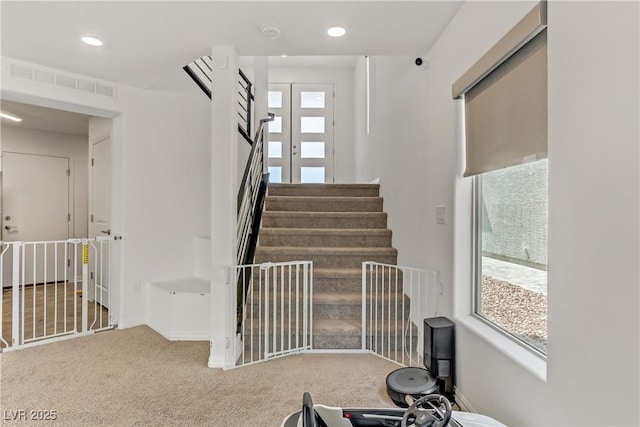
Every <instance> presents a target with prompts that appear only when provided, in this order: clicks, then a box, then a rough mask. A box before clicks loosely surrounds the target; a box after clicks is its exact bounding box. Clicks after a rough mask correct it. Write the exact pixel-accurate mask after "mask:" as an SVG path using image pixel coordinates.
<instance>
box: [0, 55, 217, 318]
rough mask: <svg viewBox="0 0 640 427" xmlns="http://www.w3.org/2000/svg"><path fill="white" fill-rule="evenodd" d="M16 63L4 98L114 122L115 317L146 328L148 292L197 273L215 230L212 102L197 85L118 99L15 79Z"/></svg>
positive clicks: (133, 91)
mask: <svg viewBox="0 0 640 427" xmlns="http://www.w3.org/2000/svg"><path fill="white" fill-rule="evenodd" d="M12 62H15V61H14V60H12V59H10V58H4V57H3V58H2V68H3V73H2V97H3V99H8V100H13V101H20V102H25V103H33V104H36V105H41V106H47V107H50V108H59V109H65V110H69V111H75V112H80V113H84V114H90V115H93V116H96V117H108V118H113V127H112V172H113V173H112V218H111V219H112V224H111V225H112V234H113V235H116V236H122V238H123V239H122V240H119V241H117V242H116V243H115V244H114V248H113V252H112V256H113V257H114V258H116V259H117V260H118V261H119V262H117V263H116V264H114V265H113V266H112V267H113V268H114V271H113V272H112V280H113V281H114V286H116V287H118V291H119V292H120V293H119V297H120V298H119V301H120V303H121V304H120V306H119V308H118V311H119V313H118V314H117V316H116V318H117V319H118V326H119V327H129V326H134V325H138V324H142V323H144V321H145V318H146V313H145V309H146V307H145V306H146V301H145V299H144V296H145V292H144V287H145V286H146V285H147V284H148V283H150V282H154V281H158V280H171V279H176V278H182V277H191V276H193V275H194V273H195V261H194V256H195V254H194V250H195V249H194V248H195V246H196V245H195V239H196V238H197V237H201V236H209V233H210V217H211V216H210V203H209V200H210V196H211V193H210V188H211V181H210V162H211V157H210V152H211V148H210V147H211V115H210V114H211V103H210V101H209V99H208V98H207V97H206V96H203V95H202V93H201V92H200V91H199V90H198V88H197V87H195V86H194V87H193V90H188V91H182V92H181V91H169V90H158V89H149V90H143V89H137V88H132V87H128V86H117V88H116V94H117V96H116V97H115V99H114V98H107V97H100V96H96V95H91V94H88V93H82V92H79V91H78V92H77V93H76V92H74V91H69V90H67V89H65V88H60V87H56V86H52V85H47V84H42V83H38V82H33V81H28V80H25V79H19V78H14V77H11V75H10V73H9V72H7V70H8V67H9V65H10V64H11V63H12ZM18 63H21V64H22V62H20V61H18ZM31 65H32V64H31ZM53 72H60V71H59V70H53ZM65 74H69V73H66V72H65ZM76 77H77V78H82V79H87V78H89V77H87V76H76ZM184 78H185V79H189V77H188V76H186V74H185V75H184ZM90 79H91V78H90ZM106 84H109V85H112V84H113V83H112V82H106ZM84 144H85V147H86V141H85V143H84Z"/></svg>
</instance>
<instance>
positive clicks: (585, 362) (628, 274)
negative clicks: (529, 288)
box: [356, 2, 640, 426]
mask: <svg viewBox="0 0 640 427" xmlns="http://www.w3.org/2000/svg"><path fill="white" fill-rule="evenodd" d="M533 4H534V3H531V2H465V3H464V5H463V6H462V7H461V9H460V10H459V12H458V13H457V15H456V16H455V18H454V19H453V20H452V22H451V24H450V25H449V26H448V28H447V29H446V30H445V32H444V33H443V34H442V35H441V37H440V39H439V40H438V42H437V43H436V44H435V45H434V47H433V48H432V49H431V51H430V52H429V54H428V55H427V56H426V59H427V61H428V62H429V68H428V70H427V72H426V73H425V74H423V75H419V74H417V72H418V70H414V71H415V72H414V71H412V67H414V68H415V66H413V65H411V64H412V61H410V60H411V59H412V58H406V59H405V60H404V61H405V63H406V65H405V63H402V61H401V60H400V59H401V58H389V57H383V58H380V57H377V58H372V103H374V105H373V106H372V107H374V108H373V109H372V114H373V115H374V117H373V119H372V132H371V135H370V136H369V137H366V136H365V135H363V133H362V128H363V126H362V123H359V124H358V125H357V133H356V134H357V147H356V153H357V154H356V158H357V159H358V160H357V164H358V178H359V179H363V180H368V179H372V178H375V177H378V176H379V177H381V183H382V191H383V195H384V196H385V208H386V209H387V210H388V211H389V214H390V217H389V218H390V224H391V227H392V228H393V232H394V246H396V248H398V250H399V251H400V256H399V259H400V262H401V263H410V264H411V265H414V266H418V267H420V266H431V267H434V268H437V269H438V270H440V271H441V273H442V279H443V282H444V286H445V298H444V302H445V303H446V305H445V312H448V313H447V314H448V315H450V316H452V315H453V316H454V318H455V320H456V322H457V325H458V327H457V334H458V337H457V367H458V378H457V385H458V397H459V398H460V400H461V401H463V403H465V404H467V406H469V407H470V408H471V409H475V410H478V411H480V412H483V413H487V414H489V415H491V416H494V417H495V418H497V419H500V420H501V421H503V422H504V423H506V424H508V425H545V426H548V425H562V426H569V425H639V424H640V416H639V414H640V403H639V402H640V392H639V385H638V379H639V375H640V368H639V366H640V359H639V344H640V343H639V335H640V326H639V324H640V319H639V317H638V311H639V310H638V308H639V291H638V288H639V286H638V283H639V274H638V273H639V272H638V260H639V256H640V253H639V242H638V238H639V227H638V223H639V218H640V212H639V206H638V197H639V182H638V181H639V177H638V166H639V165H638V163H639V150H638V140H639V138H640V134H639V130H638V117H639V116H640V109H639V107H638V97H637V95H638V93H639V84H638V75H640V69H639V65H638V55H637V53H638V51H639V41H638V40H639V34H638V18H639V15H638V13H639V10H638V3H636V2H621V3H609V2H549V8H548V12H549V18H548V21H549V30H548V44H549V94H550V95H549V165H550V166H549V171H550V172H549V190H550V193H549V314H548V320H549V323H548V331H549V343H548V359H547V362H546V363H545V362H544V361H543V360H541V359H538V358H536V357H535V356H533V355H531V354H529V353H528V352H526V350H520V348H519V346H517V345H515V344H511V342H510V341H508V340H506V339H505V338H503V337H502V336H501V335H500V334H497V333H494V334H492V333H491V331H490V330H489V329H488V328H486V327H483V326H482V325H481V324H479V322H477V321H475V320H474V319H472V318H470V316H469V312H470V301H471V296H470V292H469V289H470V248H471V242H470V235H471V234H470V232H471V230H470V225H471V219H470V218H471V206H470V195H471V193H470V190H471V187H470V180H469V179H463V178H461V177H460V175H459V172H460V171H461V170H462V169H461V163H462V161H461V151H460V149H459V145H460V140H461V137H460V134H461V131H460V118H459V117H460V115H459V113H460V110H461V108H460V104H459V102H454V101H453V100H452V98H451V85H452V83H453V82H454V81H455V80H456V79H457V78H458V77H459V76H460V75H462V74H463V73H464V72H465V71H466V70H467V69H468V68H469V67H470V66H471V65H472V64H473V63H474V62H475V61H476V60H477V59H478V58H479V57H480V56H482V55H483V54H484V53H485V52H486V51H487V50H488V49H489V48H490V47H491V46H493V44H495V43H496V42H497V41H498V40H499V39H500V38H501V37H502V35H504V34H505V33H506V32H507V31H508V30H509V29H510V28H511V27H512V26H513V25H514V24H515V23H517V22H518V21H519V20H520V19H521V18H522V17H523V16H524V15H525V14H526V13H527V12H528V11H529V10H530V9H531V7H532V6H533ZM362 70H363V64H362V63H360V64H358V67H357V68H356V79H358V78H359V77H358V75H362ZM423 76H424V77H423ZM363 81H364V80H363V78H360V80H356V87H360V86H361V85H362V84H363ZM414 85H415V87H416V88H417V90H416V91H413V92H412V90H411V89H410V88H412V87H414ZM359 90H361V89H359ZM412 93H413V96H410V95H411V94H412ZM359 98H360V97H359V96H356V102H362V101H358V99H359ZM402 100H403V101H402ZM400 101H402V102H401V103H400ZM381 118H384V119H385V120H386V121H387V122H388V123H389V127H387V128H382V129H381V128H379V125H380V120H381ZM410 119H411V120H410ZM414 119H415V120H416V121H415V123H417V124H418V125H417V126H415V127H414V128H413V130H407V128H405V127H403V126H401V124H403V123H406V122H408V121H412V120H414ZM454 202H455V211H453V212H452V211H451V207H452V205H453V204H454ZM439 204H442V205H445V206H446V207H447V218H446V219H447V224H446V225H444V226H438V225H436V224H435V218H434V216H435V212H434V211H435V206H436V205H439ZM452 214H453V215H452ZM452 220H453V221H454V224H455V227H452ZM452 297H455V298H452ZM454 312H455V315H454ZM603 392H604V393H603ZM597 395H600V396H601V397H600V398H594V396H597Z"/></svg>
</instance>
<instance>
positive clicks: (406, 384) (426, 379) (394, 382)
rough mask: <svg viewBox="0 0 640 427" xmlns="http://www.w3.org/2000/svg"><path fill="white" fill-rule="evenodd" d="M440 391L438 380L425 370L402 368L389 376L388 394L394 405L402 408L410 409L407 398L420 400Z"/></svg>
mask: <svg viewBox="0 0 640 427" xmlns="http://www.w3.org/2000/svg"><path fill="white" fill-rule="evenodd" d="M438 389H439V386H438V384H436V380H435V379H434V378H433V377H432V376H431V374H430V373H429V371H427V370H426V369H423V368H400V369H396V370H395V371H393V372H391V373H390V374H389V375H387V393H389V397H390V398H391V400H393V403H395V404H396V405H398V406H399V407H401V408H407V407H409V405H408V404H407V402H406V400H405V398H406V397H407V396H412V397H413V398H415V399H419V398H420V397H422V396H424V395H427V394H431V393H435V392H437V391H438Z"/></svg>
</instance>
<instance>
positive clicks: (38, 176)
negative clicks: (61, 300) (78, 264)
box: [2, 151, 71, 286]
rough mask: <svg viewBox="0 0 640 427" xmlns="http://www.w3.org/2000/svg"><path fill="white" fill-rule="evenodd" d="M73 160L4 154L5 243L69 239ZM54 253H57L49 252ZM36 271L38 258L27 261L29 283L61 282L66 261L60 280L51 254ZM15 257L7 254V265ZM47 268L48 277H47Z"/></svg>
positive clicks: (5, 281) (60, 260) (41, 257)
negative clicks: (70, 167) (55, 272)
mask: <svg viewBox="0 0 640 427" xmlns="http://www.w3.org/2000/svg"><path fill="white" fill-rule="evenodd" d="M69 163H70V161H69V158H68V157H56V156H45V155H39V154H25V153H14V152H6V151H5V152H4V153H3V156H2V167H3V177H2V178H3V179H2V181H3V182H2V187H3V188H2V204H3V213H2V215H3V218H2V219H3V221H2V223H3V229H2V240H4V241H7V242H12V241H23V242H33V241H52V240H66V239H68V238H69V227H70V224H71V223H70V221H71V214H70V212H71V211H70V208H69V206H70V204H69V199H70V196H69V194H70V189H69V180H70V179H69V174H70V169H69ZM47 250H53V249H47ZM35 255H36V256H37V258H39V262H37V263H36V268H35V269H34V268H33V266H34V257H33V256H32V254H31V253H30V252H29V253H27V254H26V257H25V272H26V273H25V283H27V284H31V283H43V282H51V281H54V280H56V281H59V280H63V278H64V268H65V267H64V265H65V264H66V260H65V259H64V257H63V256H60V254H59V255H58V257H59V258H58V264H59V265H58V266H57V267H58V268H57V272H58V277H54V276H53V275H52V272H54V271H55V267H56V266H55V265H54V257H53V256H52V254H51V253H49V254H48V256H47V262H46V264H45V263H44V251H42V252H37V253H36V254H35ZM10 262H11V254H9V253H6V254H5V258H4V265H11V264H10ZM45 268H46V271H47V274H46V277H45V276H44V270H45ZM10 274H11V269H9V268H5V269H4V276H5V277H3V286H7V285H9V284H10V283H11V278H10V277H9V276H10Z"/></svg>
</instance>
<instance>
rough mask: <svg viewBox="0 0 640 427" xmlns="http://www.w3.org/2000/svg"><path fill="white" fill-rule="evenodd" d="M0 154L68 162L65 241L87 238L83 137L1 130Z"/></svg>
mask: <svg viewBox="0 0 640 427" xmlns="http://www.w3.org/2000/svg"><path fill="white" fill-rule="evenodd" d="M1 139H2V150H3V151H11V152H15V153H28V154H39V155H45V156H60V157H68V158H69V167H70V169H71V178H70V180H71V191H72V193H71V196H72V197H71V200H70V203H71V204H72V206H71V212H70V213H71V218H72V223H71V225H72V227H71V230H70V236H69V237H87V209H88V199H87V197H88V191H89V190H88V184H87V179H88V150H87V136H79V135H71V134H63V133H56V132H45V131H41V130H36V129H28V128H25V127H21V126H2V138H1Z"/></svg>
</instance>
